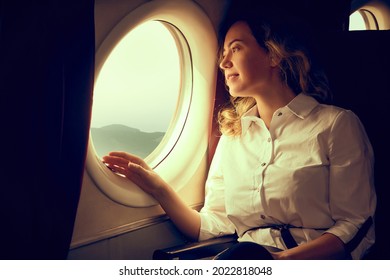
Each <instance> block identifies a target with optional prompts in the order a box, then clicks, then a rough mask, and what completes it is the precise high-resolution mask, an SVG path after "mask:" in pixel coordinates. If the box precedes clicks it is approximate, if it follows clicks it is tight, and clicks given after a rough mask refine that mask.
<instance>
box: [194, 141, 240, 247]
mask: <svg viewBox="0 0 390 280" xmlns="http://www.w3.org/2000/svg"><path fill="white" fill-rule="evenodd" d="M225 142H226V138H225V136H222V137H221V139H220V140H219V142H218V146H217V149H216V151H215V154H214V157H213V160H212V162H211V165H210V169H209V174H208V178H207V180H206V186H205V188H206V189H205V192H206V197H205V204H204V206H203V208H202V209H201V210H200V218H201V227H200V233H199V240H206V239H210V238H214V237H217V236H222V235H226V234H233V233H234V232H235V229H234V226H233V224H232V223H231V222H230V220H229V219H228V218H227V215H226V209H225V194H224V193H225V185H224V178H223V172H222V164H221V163H222V154H223V150H224V149H225V145H226V143H225Z"/></svg>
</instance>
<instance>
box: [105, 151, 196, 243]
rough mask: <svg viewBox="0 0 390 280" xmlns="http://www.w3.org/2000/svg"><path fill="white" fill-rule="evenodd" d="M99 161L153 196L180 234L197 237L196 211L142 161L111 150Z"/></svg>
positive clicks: (192, 237)
mask: <svg viewBox="0 0 390 280" xmlns="http://www.w3.org/2000/svg"><path fill="white" fill-rule="evenodd" d="M103 162H104V163H105V164H106V165H107V167H108V168H110V169H111V170H112V171H114V172H116V173H118V174H121V175H123V176H126V177H127V178H128V179H129V180H131V181H133V182H134V183H135V184H136V185H137V186H139V187H140V188H141V189H143V190H144V191H145V192H146V193H148V194H150V195H151V196H153V197H154V198H155V199H156V200H157V201H158V202H159V203H160V205H161V207H162V208H163V209H164V211H165V212H166V214H167V215H168V216H169V217H170V218H171V220H172V221H173V223H174V224H175V225H176V226H177V227H178V229H179V230H180V231H181V232H183V234H185V235H186V236H188V237H189V238H191V239H193V240H197V239H198V236H199V230H200V215H199V213H198V212H197V211H195V210H193V209H191V208H190V207H188V206H187V205H186V204H185V203H184V202H183V201H182V200H181V199H180V197H179V196H178V195H177V193H176V192H175V191H174V190H172V188H171V187H170V186H169V185H168V184H167V183H166V182H165V181H164V180H163V179H162V178H161V177H160V176H159V175H158V174H157V173H156V172H154V171H153V169H151V168H150V167H149V166H148V165H147V164H146V163H145V162H144V160H142V159H141V158H139V157H137V156H134V155H131V154H128V153H125V152H112V153H110V154H109V155H108V156H105V157H104V158H103Z"/></svg>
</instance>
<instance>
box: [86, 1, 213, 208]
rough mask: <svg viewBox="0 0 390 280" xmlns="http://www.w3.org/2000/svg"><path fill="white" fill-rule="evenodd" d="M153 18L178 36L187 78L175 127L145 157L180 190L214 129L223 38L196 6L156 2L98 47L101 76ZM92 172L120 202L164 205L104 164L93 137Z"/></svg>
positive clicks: (131, 14)
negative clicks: (122, 45)
mask: <svg viewBox="0 0 390 280" xmlns="http://www.w3.org/2000/svg"><path fill="white" fill-rule="evenodd" d="M152 20H157V21H160V22H162V23H164V25H165V26H166V27H168V29H169V30H170V31H171V34H172V36H173V37H174V38H175V40H176V42H177V46H178V50H179V53H180V55H181V56H182V59H181V60H180V61H181V68H182V77H183V80H182V87H181V93H180V96H181V97H180V98H179V102H178V106H177V110H176V113H175V116H174V118H173V120H172V122H171V125H170V127H169V129H168V130H167V132H166V134H165V136H164V138H163V140H162V143H160V145H159V146H158V147H157V148H156V150H155V151H154V152H152V153H151V154H150V155H149V156H148V157H147V158H146V159H145V160H146V161H147V162H148V163H149V164H150V166H151V167H153V168H154V170H155V171H156V172H157V173H158V174H159V175H160V176H161V177H162V178H163V179H164V180H166V181H167V182H168V183H169V184H170V185H171V186H172V187H173V188H174V189H175V191H180V190H181V189H183V188H184V187H185V186H186V184H187V183H188V181H189V180H190V179H191V178H192V177H193V175H194V174H195V172H196V171H197V170H198V169H199V166H200V165H201V164H202V159H203V158H204V156H205V154H206V152H207V147H208V139H209V134H210V131H211V125H212V124H211V123H212V115H213V114H212V113H213V105H214V97H215V87H216V75H217V65H216V63H214V62H216V50H217V42H216V34H215V31H214V28H213V26H212V24H211V22H210V19H209V18H208V17H207V15H205V14H204V12H203V11H202V10H201V9H200V8H199V7H198V6H197V5H196V4H194V3H192V2H187V1H183V2H181V1H173V0H168V1H167V0H165V1H153V2H149V3H146V4H144V5H142V6H140V7H138V8H136V9H135V10H133V11H131V12H129V13H128V14H127V15H126V16H125V17H124V18H123V19H122V20H121V21H120V22H119V23H118V24H117V25H116V26H115V27H114V28H113V29H112V30H111V31H110V33H109V34H108V35H107V36H106V38H105V39H104V40H103V41H102V43H101V44H100V45H99V46H97V51H96V64H95V77H97V76H98V75H99V72H100V70H101V68H102V67H103V65H104V62H105V61H106V59H107V57H108V56H109V54H110V53H111V50H112V49H113V48H114V47H115V45H116V44H117V43H118V42H119V41H120V40H121V39H122V38H123V37H124V36H126V34H128V33H129V32H130V31H131V30H132V29H134V28H135V27H137V26H138V25H140V24H142V23H145V22H147V21H152ZM204 42H208V43H207V44H205V43H204ZM185 46H188V52H187V50H186V49H185V48H186V47H185ZM187 105H188V108H187ZM90 139H91V138H90ZM86 171H87V172H88V174H89V175H90V177H91V178H92V180H93V181H94V183H95V184H96V186H97V187H98V188H99V189H100V190H101V191H102V192H103V193H104V194H105V195H107V196H108V197H109V198H110V199H112V200H113V201H115V202H117V203H120V204H123V205H126V206H131V207H150V206H154V205H156V204H158V203H157V201H156V200H155V199H153V198H152V197H151V196H150V195H148V194H146V193H144V192H143V191H142V190H141V189H140V188H139V187H138V186H136V185H135V184H134V183H132V182H130V181H129V180H127V179H126V178H123V177H121V176H118V175H115V174H113V173H112V172H111V171H110V170H109V169H108V168H107V167H106V166H105V165H104V164H103V163H102V162H101V159H100V158H99V156H98V155H97V154H96V152H95V150H94V148H93V143H92V141H89V147H88V152H87V159H86Z"/></svg>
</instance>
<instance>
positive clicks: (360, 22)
mask: <svg viewBox="0 0 390 280" xmlns="http://www.w3.org/2000/svg"><path fill="white" fill-rule="evenodd" d="M366 29H367V27H366V24H365V22H364V19H363V16H362V15H361V14H360V11H356V12H354V13H353V14H352V15H350V17H349V30H350V31H353V30H366Z"/></svg>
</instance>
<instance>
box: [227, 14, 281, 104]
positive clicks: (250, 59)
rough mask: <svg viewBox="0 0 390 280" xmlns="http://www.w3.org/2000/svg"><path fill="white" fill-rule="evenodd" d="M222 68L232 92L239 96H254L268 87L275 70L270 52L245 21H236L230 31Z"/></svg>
mask: <svg viewBox="0 0 390 280" xmlns="http://www.w3.org/2000/svg"><path fill="white" fill-rule="evenodd" d="M220 68H221V69H222V70H223V72H224V74H225V83H226V85H227V86H228V88H229V92H230V94H231V95H232V96H235V97H254V96H255V95H256V94H259V93H261V92H262V91H264V90H267V88H268V87H270V86H271V78H272V77H273V75H274V74H275V65H273V63H272V62H271V59H270V57H269V55H268V53H267V52H266V51H265V50H264V49H263V48H262V47H260V45H259V44H258V43H257V41H256V39H255V37H254V36H253V35H252V31H251V29H250V28H249V26H248V24H247V23H246V22H243V21H239V22H236V23H234V24H233V25H232V26H231V27H230V29H229V30H228V32H227V34H226V37H225V41H224V47H223V53H222V60H221V62H220Z"/></svg>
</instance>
